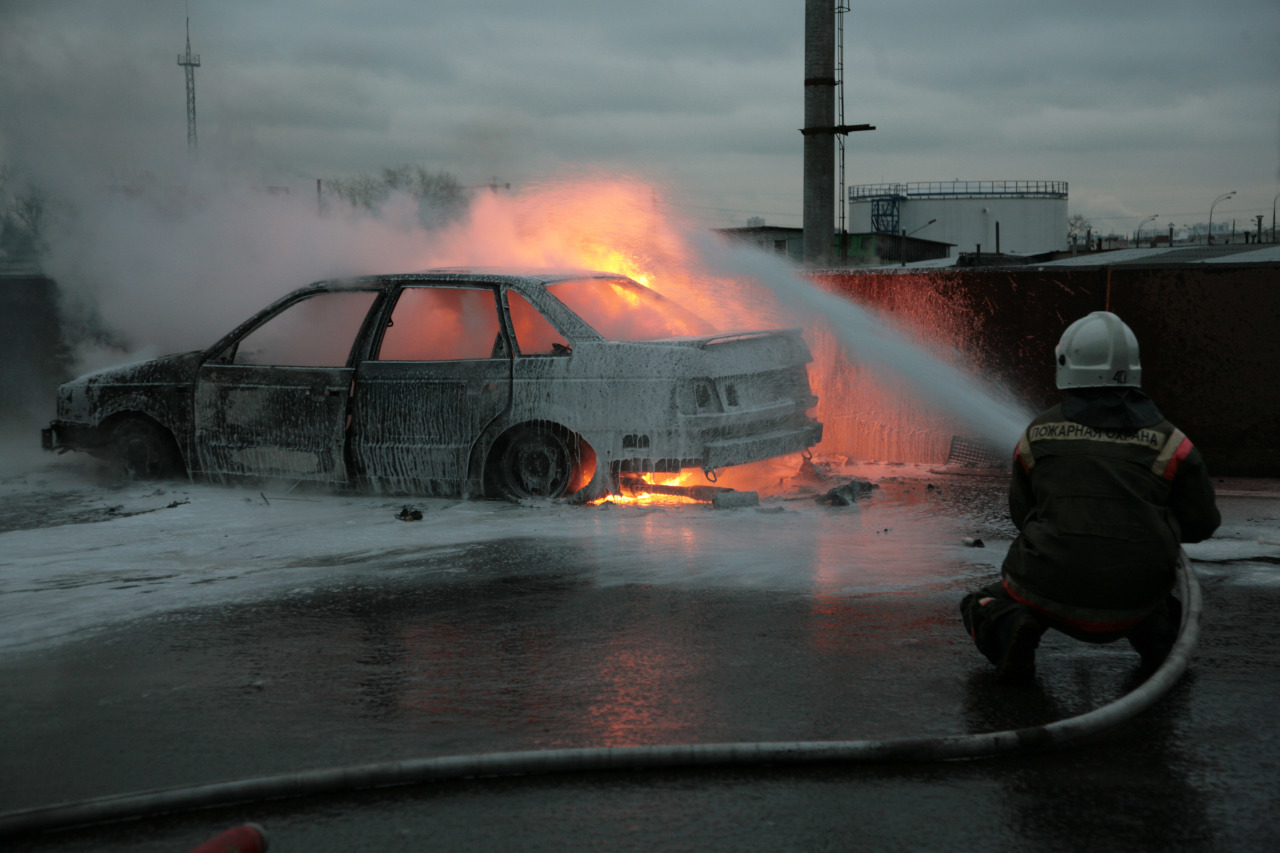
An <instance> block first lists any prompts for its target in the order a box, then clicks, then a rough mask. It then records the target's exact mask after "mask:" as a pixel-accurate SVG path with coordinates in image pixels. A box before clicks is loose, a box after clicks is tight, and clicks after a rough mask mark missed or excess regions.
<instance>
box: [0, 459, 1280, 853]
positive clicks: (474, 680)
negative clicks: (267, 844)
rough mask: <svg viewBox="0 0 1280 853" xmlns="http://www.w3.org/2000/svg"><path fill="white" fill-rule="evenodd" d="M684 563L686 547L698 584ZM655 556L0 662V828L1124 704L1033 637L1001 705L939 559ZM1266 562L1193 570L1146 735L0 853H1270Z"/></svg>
mask: <svg viewBox="0 0 1280 853" xmlns="http://www.w3.org/2000/svg"><path fill="white" fill-rule="evenodd" d="M1249 488H1250V489H1257V490H1259V491H1260V492H1261V493H1264V494H1271V495H1274V494H1275V493H1276V491H1277V489H1276V488H1275V487H1274V485H1273V484H1265V483H1264V484H1261V485H1259V484H1257V483H1254V484H1251V485H1249ZM889 491H892V490H889ZM947 491H948V493H949V494H952V495H956V494H959V496H960V497H959V498H958V500H959V505H958V506H955V505H953V506H950V507H947V506H942V508H941V509H940V510H939V511H940V512H947V513H951V514H952V515H956V514H963V513H965V512H969V513H973V514H975V515H974V517H975V518H977V519H978V520H977V521H974V522H973V523H972V524H971V525H970V526H971V527H973V528H974V529H977V530H978V531H979V532H984V534H985V535H987V536H999V535H1002V534H1003V533H1007V531H1006V530H1003V529H1001V528H999V526H998V525H996V526H994V527H993V526H991V525H990V524H989V523H988V522H987V521H983V519H988V520H989V519H990V518H991V515H992V509H991V508H992V507H996V508H997V509H996V512H998V507H999V504H1000V500H1001V498H1002V493H1003V485H1002V484H999V483H990V482H987V483H982V484H977V485H972V484H961V485H956V486H955V487H954V488H953V487H952V485H951V484H950V483H948V485H947ZM873 500H891V497H886V496H885V495H884V494H882V495H879V496H877V497H875V498H873ZM1220 505H1221V507H1222V509H1223V512H1224V516H1225V517H1226V519H1227V522H1228V524H1236V525H1241V526H1243V527H1242V528H1241V529H1244V530H1245V531H1248V530H1251V529H1254V528H1250V527H1249V526H1248V525H1249V524H1257V525H1259V527H1258V528H1256V529H1261V530H1267V529H1275V528H1276V526H1277V525H1280V521H1278V520H1277V519H1280V499H1277V497H1274V496H1272V497H1249V496H1232V497H1227V496H1224V497H1221V498H1220ZM581 511H582V512H602V511H603V510H600V509H598V508H585V509H582V510H581ZM833 512H834V510H833ZM71 520H72V521H74V520H75V519H71ZM58 523H63V522H58ZM983 524H987V526H986V527H983ZM800 528H801V526H800V525H797V530H796V532H794V533H791V534H788V533H779V534H778V542H777V543H776V545H777V550H776V553H777V559H778V560H779V561H786V560H790V559H794V560H798V561H804V560H813V559H817V558H815V557H813V556H812V553H813V550H812V548H810V547H807V545H806V542H805V538H806V537H808V536H809V533H807V532H806V531H804V530H803V529H800ZM808 544H811V543H808ZM699 547H700V545H699V543H698V542H697V541H696V540H691V541H688V542H684V543H683V544H681V545H680V548H681V549H682V552H683V553H685V555H686V557H687V558H688V559H690V560H691V561H693V562H696V561H697V560H698V558H699V555H698V549H699ZM707 547H712V545H710V544H709V545H707ZM646 553H647V552H646V550H645V549H643V548H640V549H635V550H630V551H628V555H627V559H628V560H632V561H638V565H637V571H636V572H635V573H634V574H632V575H630V576H629V579H628V580H627V581H626V582H614V583H601V582H600V579H599V575H598V573H597V564H598V563H599V562H600V559H601V556H600V550H599V546H598V544H596V543H584V542H583V541H580V540H575V539H574V538H573V537H566V538H554V537H552V538H504V536H503V535H502V531H501V528H500V527H496V528H495V532H494V536H493V538H492V539H491V540H489V541H485V542H480V543H474V544H471V545H468V546H466V547H464V548H461V549H443V550H441V551H440V552H439V553H433V552H432V551H430V550H429V549H428V550H425V551H424V552H423V553H422V554H421V555H419V556H417V557H416V558H415V559H417V560H419V561H420V566H421V569H422V571H421V572H398V573H395V574H394V575H374V576H370V577H367V578H362V579H361V580H359V581H358V582H344V583H333V584H329V585H321V586H317V587H315V588H312V589H308V590H305V591H301V592H298V591H294V592H292V593H290V594H288V595H280V596H274V597H270V598H267V599H264V600H257V601H253V602H249V603H235V604H226V605H218V606H210V607H202V608H195V609H190V610H179V611H176V612H170V613H166V614H163V615H159V616H152V617H147V618H142V619H138V620H133V621H129V622H125V623H122V624H118V625H114V626H112V627H111V628H110V630H107V631H102V632H99V633H96V634H94V635H93V636H91V637H88V638H85V639H80V640H75V641H71V642H66V643H60V644H54V645H51V646H48V647H38V648H34V649H25V650H22V651H21V652H20V653H12V654H8V655H4V656H0V718H2V719H3V720H4V726H3V727H4V735H3V738H2V739H0V767H3V773H2V774H0V811H11V810H16V809H24V808H33V807H37V806H43V805H50V804H53V803H59V802H69V801H75V800H79V799H82V798H89V797H98V796H104V795H108V794H121V793H132V792H137V791H143V790H148V789H154V788H164V787H170V786H180V785H190V784H197V783H203V782H213V781H222V780H233V779H244V778H249V777H254V776H265V775H272V774H279V773H287V772H295V771H301V770H309V769H319V768H327V767H333V766H341V765H349V764H364V763H369V762H379V761H391V760H397V759H406V758H420V757H429V756H438V755H467V754H475V753H486V752H498V751H508V750H529V749H554V748H561V747H577V746H591V745H609V746H629V745H644V744H664V743H715V742H726V741H783V740H787V741H789V740H843V739H867V738H896V737H906V736H929V735H947V734H961V733H969V732H983V731H991V730H998V729H1007V728H1019V727H1024V726H1030V725H1037V724H1041V723H1046V722H1050V721H1053V720H1055V719H1060V718H1062V717H1066V716H1071V715H1075V714H1079V713H1083V712H1085V711H1088V710H1091V709H1093V708H1096V707H1098V706H1100V705H1103V704H1105V703H1106V702H1109V701H1111V700H1112V699H1115V698H1117V697H1119V696H1121V695H1123V694H1124V693H1125V692H1126V691H1128V690H1130V689H1132V687H1134V686H1135V685H1136V684H1137V683H1138V682H1139V681H1140V676H1139V675H1138V673H1137V656H1136V654H1134V653H1133V652H1132V651H1130V650H1129V649H1128V647H1127V646H1125V645H1123V644H1121V645H1113V646H1106V647H1091V646H1084V645H1082V644H1078V643H1074V642H1072V641H1071V640H1069V639H1067V638H1065V637H1062V636H1060V635H1055V634H1050V635H1048V636H1047V637H1046V640H1045V642H1044V644H1043V645H1042V647H1041V652H1040V655H1039V659H1038V662H1039V673H1040V674H1039V677H1038V679H1037V682H1036V684H1035V685H1034V686H1033V687H1029V688H1014V687H1005V686H1001V685H998V684H996V683H995V681H994V679H993V677H992V674H991V672H990V667H989V665H988V664H986V662H985V661H984V660H983V659H982V658H981V657H980V656H979V655H978V654H977V652H976V651H975V650H974V649H973V648H972V646H971V645H970V644H969V643H968V640H967V637H966V636H965V635H964V634H963V631H962V629H961V628H960V625H959V621H958V616H957V613H956V603H957V601H958V599H959V597H960V596H961V595H962V594H963V593H964V592H966V591H967V590H968V589H969V588H971V587H972V586H973V585H974V581H975V575H974V570H973V568H972V566H969V567H967V568H964V569H961V568H958V566H957V564H954V563H951V562H948V558H946V557H945V555H944V556H940V558H939V561H938V563H937V565H936V566H933V567H931V568H929V571H927V572H926V573H925V574H926V576H925V577H924V578H923V580H920V581H919V582H913V583H912V584H910V585H909V586H904V587H902V588H897V589H872V590H870V591H863V592H859V591H857V590H849V589H842V590H836V591H824V590H822V589H820V588H814V589H804V588H797V589H794V590H789V591H788V590H783V591H779V590H778V589H776V588H755V587H754V586H753V585H752V584H749V583H747V584H742V585H733V584H723V583H722V584H712V585H706V586H704V587H699V586H697V585H693V586H690V585H687V584H683V585H682V584H662V583H646V582H643V580H642V578H643V577H644V572H643V569H644V565H643V563H644V561H645V560H646V559H651V560H653V561H662V560H669V559H671V551H670V550H668V549H653V553H652V554H651V555H650V556H646ZM1277 553H1280V552H1278V551H1277V549H1276V548H1270V549H1268V548H1266V547H1263V546H1261V545H1260V546H1259V547H1258V548H1257V549H1256V553H1253V554H1249V555H1247V556H1245V557H1240V556H1236V555H1230V556H1228V557H1226V558H1215V559H1213V560H1201V561H1198V562H1197V563H1196V569H1197V571H1198V573H1199V575H1200V577H1201V585H1202V589H1203V593H1204V601H1205V613H1204V629H1203V631H1204V633H1203V637H1202V639H1201V641H1200V643H1199V645H1198V647H1197V649H1196V653H1195V656H1194V659H1193V663H1192V667H1191V670H1190V671H1189V673H1188V675H1187V676H1186V677H1184V679H1183V680H1182V681H1181V682H1180V683H1179V684H1178V685H1177V686H1176V687H1175V688H1174V689H1173V690H1172V691H1171V693H1170V694H1169V695H1167V696H1166V697H1165V698H1164V699H1163V700H1162V701H1160V702H1159V703H1158V704H1157V705H1156V706H1155V707H1154V708H1152V709H1151V710H1149V711H1147V712H1145V713H1143V714H1142V715H1141V716H1139V717H1138V718H1137V719H1134V720H1132V721H1130V722H1128V723H1126V724H1124V725H1122V726H1120V727H1118V728H1115V729H1112V730H1110V731H1108V732H1104V733H1102V734H1101V735H1098V736H1096V737H1094V738H1092V739H1090V740H1088V741H1086V742H1083V743H1078V744H1072V745H1069V746H1066V747H1063V748H1059V749H1055V750H1052V751H1048V752H1041V753H1035V754H1029V755H1016V756H1009V757H1002V758H992V759H983V760H972V761H956V762H946V763H930V764H887V763H881V764H859V765H846V766H840V765H824V766H809V767H763V768H759V767H757V768H718V769H709V768H701V769H690V770H663V771H632V772H607V773H598V774H588V773H576V774H565V775H558V776H543V777H516V778H489V779H469V780H463V781H451V782H442V783H433V784H429V785H421V786H413V787H402V788H393V789H381V790H374V791H363V792H353V793H349V794H341V795H333V796H324V797H314V798H308V799H301V800H281V801H274V802H266V803H242V804H239V805H234V806H227V807H221V808H217V809H211V810H205V811H199V812H192V813H184V814H173V815H166V816H161V817H154V818H147V819H143V820H136V821H126V822H121V823H115V824H109V825H105V826H94V827H87V828H73V829H66V830H61V831H56V832H48V833H42V834H39V835H27V836H21V837H17V838H9V839H3V840H0V846H3V847H4V848H5V849H15V850H32V851H55V850H56V851H82V850H83V851H89V850H95V851H113V850H131V851H186V850H190V849H191V848H194V847H195V846H196V845H197V844H199V843H200V842H202V841H204V840H206V839H208V838H210V837H212V836H214V835H216V834H217V833H218V832H220V831H222V830H223V829H226V828H228V827H230V826H233V825H236V824H239V823H243V822H246V821H254V822H256V823H258V824H261V825H262V826H264V827H265V828H266V829H267V831H268V833H269V834H270V836H271V839H272V846H271V849H272V850H274V851H303V850H306V851H311V850H334V851H338V850H353V851H354V850H361V851H364V850H470V849H493V850H563V849H572V850H615V849H622V850H630V849H634V850H848V849H877V850H1037V851H1039V850H1091V851H1106V850H1224V851H1225V850H1270V849H1280V809H1277V805H1280V736H1278V735H1277V722H1278V720H1280V718H1278V717H1277V710H1276V709H1277V708H1278V707H1280V679H1277V677H1276V673H1277V658H1278V656H1280V618H1278V617H1277V616H1276V614H1277V612H1280V611H1278V608H1280V583H1277V579H1278V578H1280V565H1278V564H1280V559H1278V558H1277V557H1276V556H1275V555H1276V554H1277ZM1193 556H1194V555H1193ZM826 559H830V556H828V557H826ZM638 578H639V579H638Z"/></svg>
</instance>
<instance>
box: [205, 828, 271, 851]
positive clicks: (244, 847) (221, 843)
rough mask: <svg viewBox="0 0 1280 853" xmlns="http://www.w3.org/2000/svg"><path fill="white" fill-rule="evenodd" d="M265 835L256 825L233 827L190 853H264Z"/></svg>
mask: <svg viewBox="0 0 1280 853" xmlns="http://www.w3.org/2000/svg"><path fill="white" fill-rule="evenodd" d="M266 849H267V833H266V831H265V830H263V828H262V827H260V826H258V825H257V824H256V823H246V824H245V825H244V826H233V827H231V829H228V830H227V831H226V832H224V833H222V834H220V835H218V836H217V837H215V838H210V839H209V840H208V841H206V842H205V843H204V844H201V845H200V846H199V847H197V848H195V849H194V850H192V851H191V853H266Z"/></svg>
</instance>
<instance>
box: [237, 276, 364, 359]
mask: <svg viewBox="0 0 1280 853" xmlns="http://www.w3.org/2000/svg"><path fill="white" fill-rule="evenodd" d="M377 296H378V295H377V294H376V293H369V292H364V291H345V292H340V293H317V294H315V295H313V296H309V297H307V298H306V299H303V300H302V301H301V302H295V303H293V304H292V305H290V306H289V307H288V308H286V309H284V310H283V311H281V312H280V313H279V314H277V315H275V316H274V317H272V318H271V319H270V320H268V321H267V322H266V323H264V324H263V325H261V326H259V327H258V328H256V329H254V330H253V331H252V332H250V333H249V334H248V335H246V336H245V337H243V338H241V339H240V343H239V344H237V345H236V350H235V359H234V362H235V363H236V364H262V365H273V366H280V367H344V366H345V365H346V363H347V358H348V357H349V356H350V355H351V345H352V344H353V343H354V342H355V339H356V335H357V334H359V332H360V325H361V324H362V323H363V322H364V318H365V315H366V314H368V313H369V307H370V306H371V305H373V300H374V299H376V298H377Z"/></svg>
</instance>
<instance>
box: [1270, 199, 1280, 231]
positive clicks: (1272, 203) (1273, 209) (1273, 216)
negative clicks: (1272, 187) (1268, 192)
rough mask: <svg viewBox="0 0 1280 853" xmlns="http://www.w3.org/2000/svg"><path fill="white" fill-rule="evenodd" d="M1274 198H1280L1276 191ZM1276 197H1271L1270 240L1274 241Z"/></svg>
mask: <svg viewBox="0 0 1280 853" xmlns="http://www.w3.org/2000/svg"><path fill="white" fill-rule="evenodd" d="M1276 198H1280V193H1276ZM1276 198H1273V199H1271V242H1272V243H1274V242H1275V241H1276Z"/></svg>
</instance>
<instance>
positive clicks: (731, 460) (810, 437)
mask: <svg viewBox="0 0 1280 853" xmlns="http://www.w3.org/2000/svg"><path fill="white" fill-rule="evenodd" d="M820 441H822V424H821V423H820V422H818V421H815V420H812V419H808V420H807V421H806V422H805V423H804V424H802V425H799V426H796V427H792V428H787V429H776V430H772V431H770V432H766V433H760V434H758V435H752V436H747V437H744V438H731V439H719V440H717V441H711V442H708V443H707V445H706V449H705V450H704V451H703V454H702V458H703V460H704V461H703V463H702V464H703V467H705V468H724V467H727V466H729V465H742V464H745V463H747V462H758V461H760V460H762V459H771V458H773V457H774V456H785V455H786V454H788V453H801V452H803V451H805V450H808V449H809V448H810V447H812V446H813V445H815V444H817V443H818V442H820Z"/></svg>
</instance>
